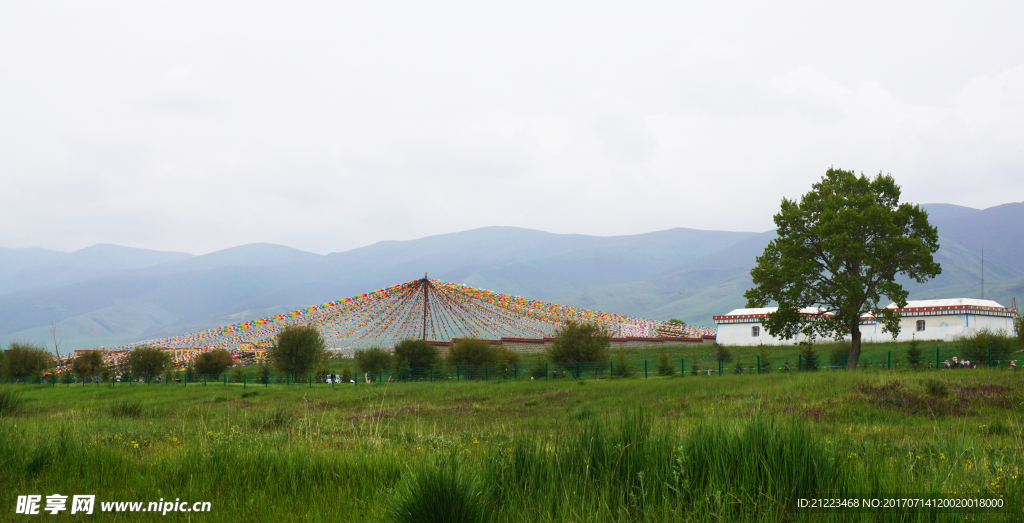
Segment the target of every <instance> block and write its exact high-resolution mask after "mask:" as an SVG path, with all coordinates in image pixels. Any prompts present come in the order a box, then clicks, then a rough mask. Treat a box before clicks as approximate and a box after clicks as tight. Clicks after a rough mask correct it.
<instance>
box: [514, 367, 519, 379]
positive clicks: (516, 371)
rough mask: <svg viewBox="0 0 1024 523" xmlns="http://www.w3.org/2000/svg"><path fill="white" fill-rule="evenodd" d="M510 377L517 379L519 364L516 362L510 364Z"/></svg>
mask: <svg viewBox="0 0 1024 523" xmlns="http://www.w3.org/2000/svg"><path fill="white" fill-rule="evenodd" d="M512 379H515V380H518V379H519V364H518V363H513V364H512Z"/></svg>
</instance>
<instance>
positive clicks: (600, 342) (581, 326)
mask: <svg viewBox="0 0 1024 523" xmlns="http://www.w3.org/2000/svg"><path fill="white" fill-rule="evenodd" d="M610 346H611V334H609V333H608V332H607V331H605V330H604V329H602V328H601V327H599V326H597V325H594V324H592V323H577V322H575V321H572V320H570V321H567V322H566V323H565V325H563V326H562V328H561V329H558V331H557V332H556V333H555V339H554V340H552V342H551V347H550V348H549V349H548V351H547V356H548V361H550V362H551V363H576V362H580V361H583V362H601V361H608V349H609V347H610Z"/></svg>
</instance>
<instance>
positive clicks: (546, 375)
mask: <svg viewBox="0 0 1024 523" xmlns="http://www.w3.org/2000/svg"><path fill="white" fill-rule="evenodd" d="M544 377H545V378H546V377H548V362H546V361H545V362H544Z"/></svg>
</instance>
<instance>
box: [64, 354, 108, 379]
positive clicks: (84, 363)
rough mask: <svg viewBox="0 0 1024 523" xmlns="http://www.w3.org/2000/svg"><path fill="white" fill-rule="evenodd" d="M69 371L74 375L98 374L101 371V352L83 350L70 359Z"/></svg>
mask: <svg viewBox="0 0 1024 523" xmlns="http://www.w3.org/2000/svg"><path fill="white" fill-rule="evenodd" d="M71 372H74V373H75V375H76V376H80V377H81V376H98V375H100V374H102V372H103V353H102V352H100V351H98V350H91V351H89V352H83V353H82V354H79V355H78V356H75V359H73V360H71Z"/></svg>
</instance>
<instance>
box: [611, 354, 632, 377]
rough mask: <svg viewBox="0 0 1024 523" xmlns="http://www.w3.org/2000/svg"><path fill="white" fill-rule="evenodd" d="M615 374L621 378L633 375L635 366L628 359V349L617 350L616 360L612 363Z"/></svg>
mask: <svg viewBox="0 0 1024 523" xmlns="http://www.w3.org/2000/svg"><path fill="white" fill-rule="evenodd" d="M612 366H613V367H614V370H615V375H616V376H618V377H620V378H628V377H630V376H632V375H633V366H632V365H630V364H629V361H628V360H627V359H626V351H625V350H624V349H619V350H617V351H615V362H614V363H612Z"/></svg>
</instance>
